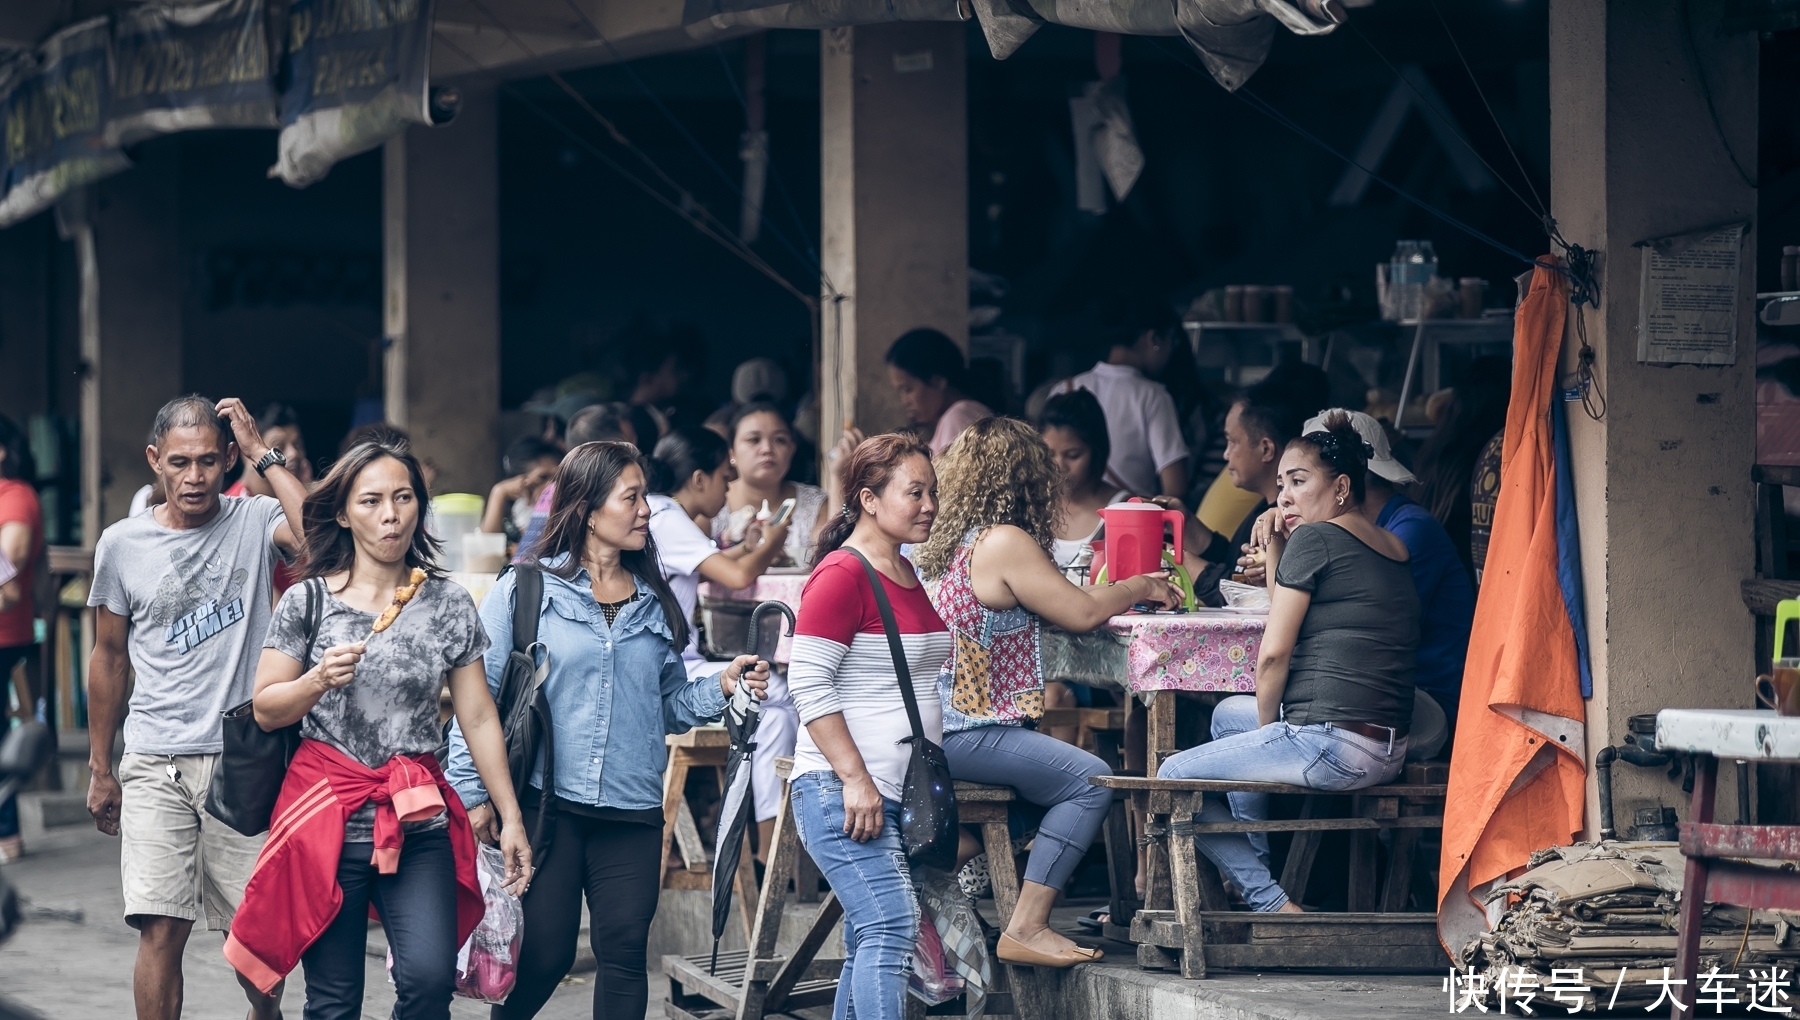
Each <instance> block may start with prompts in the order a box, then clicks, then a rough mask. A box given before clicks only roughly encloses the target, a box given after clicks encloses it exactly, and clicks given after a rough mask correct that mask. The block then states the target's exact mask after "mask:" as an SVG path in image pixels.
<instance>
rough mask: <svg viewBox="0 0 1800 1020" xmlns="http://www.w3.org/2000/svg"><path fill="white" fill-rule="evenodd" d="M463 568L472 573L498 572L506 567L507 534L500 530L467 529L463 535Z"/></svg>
mask: <svg viewBox="0 0 1800 1020" xmlns="http://www.w3.org/2000/svg"><path fill="white" fill-rule="evenodd" d="M462 547H463V570H465V571H467V572H468V573H471V574H498V573H499V572H500V571H502V570H505V569H506V536H505V535H504V534H502V533H501V532H498V531H465V532H463V537H462Z"/></svg>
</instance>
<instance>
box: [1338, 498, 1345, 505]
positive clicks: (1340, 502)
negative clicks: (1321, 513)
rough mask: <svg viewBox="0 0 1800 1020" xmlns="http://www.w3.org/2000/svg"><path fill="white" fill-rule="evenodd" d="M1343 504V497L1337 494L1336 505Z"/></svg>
mask: <svg viewBox="0 0 1800 1020" xmlns="http://www.w3.org/2000/svg"><path fill="white" fill-rule="evenodd" d="M1343 505H1344V497H1342V496H1339V497H1338V506H1343Z"/></svg>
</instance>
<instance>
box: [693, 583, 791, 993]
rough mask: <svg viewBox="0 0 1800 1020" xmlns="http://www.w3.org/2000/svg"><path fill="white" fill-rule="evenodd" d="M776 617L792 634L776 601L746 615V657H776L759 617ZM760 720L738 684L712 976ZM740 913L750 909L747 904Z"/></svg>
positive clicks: (720, 842)
mask: <svg viewBox="0 0 1800 1020" xmlns="http://www.w3.org/2000/svg"><path fill="white" fill-rule="evenodd" d="M770 613H780V614H781V615H782V616H784V617H786V618H787V633H788V634H790V635H791V634H793V633H794V611H793V610H792V609H789V608H788V607H787V606H786V605H785V604H783V603H780V602H764V603H762V604H761V605H759V606H757V607H756V608H755V609H754V610H752V611H751V613H750V641H749V644H750V647H749V648H748V649H746V651H748V652H749V654H751V655H754V656H756V657H757V658H759V659H762V660H763V661H765V662H767V661H770V660H772V659H773V658H774V657H775V646H776V644H778V643H779V642H780V641H781V631H780V630H779V629H777V630H776V631H775V633H774V634H772V635H770V638H769V640H767V641H764V640H763V639H762V630H763V628H762V621H763V617H765V616H767V615H769V614H770ZM761 721H762V705H761V703H760V702H758V701H757V700H756V699H755V698H753V697H751V696H750V689H749V688H748V687H746V686H744V685H742V684H739V685H738V689H737V693H736V694H734V695H732V697H731V703H730V704H728V705H726V706H725V732H727V733H729V734H730V735H731V751H730V753H729V754H727V755H726V758H725V802H724V804H722V805H721V806H720V808H719V835H718V839H717V840H716V841H715V842H714V843H713V849H714V852H713V923H712V931H713V951H712V963H711V964H710V965H709V966H708V967H707V973H708V974H710V973H712V972H713V971H715V970H717V969H718V966H719V940H720V939H721V938H723V937H724V935H725V922H726V921H727V920H728V919H729V918H730V917H731V885H732V879H733V877H734V876H735V875H736V874H737V868H738V859H739V858H740V857H741V856H742V855H743V852H744V828H745V826H747V825H749V824H750V805H751V803H752V800H753V798H752V797H751V796H750V759H751V757H752V756H754V755H755V754H756V725H757V723H759V722H761ZM744 909H745V910H748V909H750V905H749V904H745V905H744Z"/></svg>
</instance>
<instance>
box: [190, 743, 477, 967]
mask: <svg viewBox="0 0 1800 1020" xmlns="http://www.w3.org/2000/svg"><path fill="white" fill-rule="evenodd" d="M370 801H374V802H375V854H374V858H373V859H372V860H371V861H370V863H371V864H373V865H375V866H376V867H377V868H378V869H379V870H380V871H381V873H382V874H384V875H391V874H393V873H394V872H395V871H396V870H398V869H399V866H400V844H401V843H402V842H403V841H404V840H405V838H406V837H405V834H404V833H403V832H402V830H401V828H400V824H401V823H402V822H420V821H424V820H425V819H427V818H431V817H433V816H435V815H436V814H437V813H438V812H440V811H447V812H448V813H449V815H450V826H449V829H450V850H451V854H452V856H453V857H454V858H455V861H456V941H457V943H458V944H461V943H462V942H464V941H466V940H467V939H468V937H469V933H470V932H472V931H474V930H475V926H476V925H477V924H479V923H481V915H482V912H483V907H482V901H481V885H480V883H479V881H478V880H477V879H476V876H475V835H474V833H473V832H472V831H470V829H469V816H468V814H467V813H466V812H464V811H463V805H462V800H461V799H459V798H458V797H457V796H456V792H455V791H454V790H452V789H451V788H450V784H449V783H448V782H447V781H446V780H445V779H444V773H443V770H441V769H440V768H439V767H438V763H437V759H436V758H435V757H433V756H431V755H429V754H422V755H419V756H418V757H416V758H407V757H401V756H399V755H396V756H394V757H392V758H389V759H388V761H387V763H386V764H385V765H382V766H381V767H380V768H374V769H372V768H369V767H368V766H366V765H364V764H362V763H361V762H358V761H354V760H352V759H351V758H349V757H347V756H345V755H344V754H343V753H342V752H340V751H338V750H336V749H335V748H333V747H331V746H329V745H327V744H322V743H320V742H318V741H316V740H302V741H301V742H300V750H299V751H297V752H296V753H295V754H294V760H293V762H292V764H290V765H289V766H288V773H287V780H286V781H285V782H283V783H282V785H281V796H280V797H278V798H277V799H276V801H275V814H274V817H273V818H272V819H271V820H270V823H269V837H268V841H267V842H266V843H264V844H263V849H262V853H261V854H259V855H258V856H257V858H256V868H255V870H254V871H252V872H251V873H250V883H249V884H248V885H247V886H245V887H244V899H243V902H242V903H240V904H239V905H238V909H237V915H236V917H234V918H233V920H232V922H231V933H230V935H228V936H227V937H226V939H225V959H227V960H229V961H230V962H231V965H232V966H233V967H235V968H237V972H238V973H239V974H242V975H244V976H245V977H247V978H249V979H250V980H251V982H252V983H254V984H255V985H256V986H257V987H258V988H260V989H262V990H263V992H264V993H265V994H266V993H268V992H271V991H273V990H274V988H275V986H276V985H277V984H279V983H280V982H281V980H282V979H283V978H285V977H287V975H288V972H290V971H292V970H293V969H294V965H295V964H297V963H299V962H300V956H301V954H302V953H304V952H306V950H307V947H309V946H311V945H312V944H313V941H314V940H315V939H317V938H318V937H319V936H320V935H322V934H324V932H325V929H326V928H327V927H328V926H330V924H331V922H332V921H333V920H335V919H336V918H337V915H338V910H339V908H340V907H341V906H342V905H343V902H344V892H343V890H342V889H341V888H339V887H338V884H337V869H338V858H339V857H340V856H341V854H342V851H343V848H344V823H345V821H346V820H348V819H349V817H350V816H351V815H352V814H355V813H356V811H357V809H359V808H361V807H362V806H363V805H364V804H367V803H368V802H370ZM321 890H329V893H327V894H326V895H320V891H321ZM370 909H371V912H372V911H373V908H370Z"/></svg>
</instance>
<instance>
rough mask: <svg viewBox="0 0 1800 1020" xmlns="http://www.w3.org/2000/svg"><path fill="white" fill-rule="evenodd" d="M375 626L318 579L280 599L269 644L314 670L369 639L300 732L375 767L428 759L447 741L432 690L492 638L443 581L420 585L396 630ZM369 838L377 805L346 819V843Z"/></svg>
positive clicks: (427, 825) (459, 593) (454, 587)
mask: <svg viewBox="0 0 1800 1020" xmlns="http://www.w3.org/2000/svg"><path fill="white" fill-rule="evenodd" d="M315 585H316V586H317V587H318V588H319V590H320V593H321V594H323V596H324V604H323V606H322V608H321V612H320V619H319V633H318V635H317V636H316V637H313V638H312V640H311V647H312V651H311V657H310V659H309V658H308V652H307V646H308V639H309V637H311V636H310V635H308V634H307V633H306V597H307V588H309V587H313V586H315ZM374 625H375V614H373V613H365V612H363V611H362V610H360V609H356V608H354V607H352V606H349V605H346V604H344V603H343V602H342V601H340V600H339V599H338V598H337V596H335V595H332V594H330V592H329V590H328V586H327V585H325V584H324V583H323V582H317V581H307V582H304V583H302V584H296V585H294V586H293V587H292V588H289V589H288V590H287V593H286V594H285V595H283V596H282V597H281V604H280V605H279V606H277V607H275V618H274V619H273V620H271V621H270V623H269V636H268V640H267V641H266V642H265V647H268V648H273V649H275V650H276V651H278V652H280V653H282V654H283V655H286V656H288V657H290V658H292V659H294V660H295V661H297V662H300V663H301V664H302V665H304V666H305V667H306V668H309V669H310V668H311V667H312V666H313V665H314V664H316V663H317V662H318V661H319V660H320V659H322V658H324V656H325V652H326V651H327V650H329V649H331V648H333V647H335V646H337V645H348V644H355V643H356V642H358V641H365V640H366V641H367V642H368V643H367V644H366V645H365V646H364V649H363V657H362V660H361V661H359V662H358V663H357V664H356V679H354V680H352V681H350V683H348V684H346V685H345V686H343V687H340V688H338V689H336V690H333V691H327V692H325V695H324V696H323V697H321V698H320V699H319V701H318V704H316V705H314V706H313V709H312V711H310V712H308V713H307V714H306V718H305V719H304V720H303V721H302V722H301V724H300V733H301V735H302V736H304V737H307V738H309V739H312V740H317V741H321V742H323V743H326V744H330V745H331V746H332V747H334V748H336V749H337V750H339V751H342V752H343V753H344V754H346V755H348V756H349V757H351V758H354V759H356V760H357V761H359V762H362V763H363V764H364V765H367V766H369V767H370V768H379V767H381V766H382V765H385V764H386V763H387V761H388V759H389V758H392V757H394V756H395V755H408V756H413V755H421V754H430V753H431V752H433V751H435V750H437V748H438V745H439V744H441V743H443V729H442V727H441V726H440V725H439V723H438V692H439V691H440V690H442V689H443V686H444V681H445V679H446V675H447V674H448V673H449V672H450V671H451V670H453V669H456V668H458V667H460V666H466V665H468V664H470V663H472V662H480V661H481V653H483V652H485V651H487V646H488V639H487V631H486V630H484V629H483V628H482V626H481V617H480V615H478V614H477V613H476V611H475V601H474V600H473V599H472V598H470V597H469V593H468V591H467V590H466V589H464V588H463V587H462V586H461V585H459V584H457V583H456V582H454V581H449V580H443V579H439V578H432V579H430V580H428V581H426V582H425V583H424V584H422V585H420V586H419V591H418V593H417V594H416V595H414V596H413V599H412V601H411V602H408V603H407V604H406V608H404V609H402V610H401V611H400V615H399V616H398V617H397V618H395V620H394V624H393V626H391V627H389V628H388V629H387V630H384V631H382V632H381V633H379V634H374V635H371V634H370V633H369V629H370V628H371V627H373V626H374ZM445 821H446V819H445V816H443V815H438V816H437V817H436V818H433V819H431V820H429V821H426V822H420V823H417V824H413V825H408V826H407V829H408V830H409V831H410V830H412V829H433V828H440V827H442V826H443V825H444V824H445ZM374 833H375V805H373V804H365V805H363V807H362V808H361V809H360V810H358V811H357V812H356V814H354V815H352V816H351V817H350V820H349V822H348V823H347V824H346V826H345V829H344V839H345V841H346V842H359V841H366V840H370V839H373V838H374Z"/></svg>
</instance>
